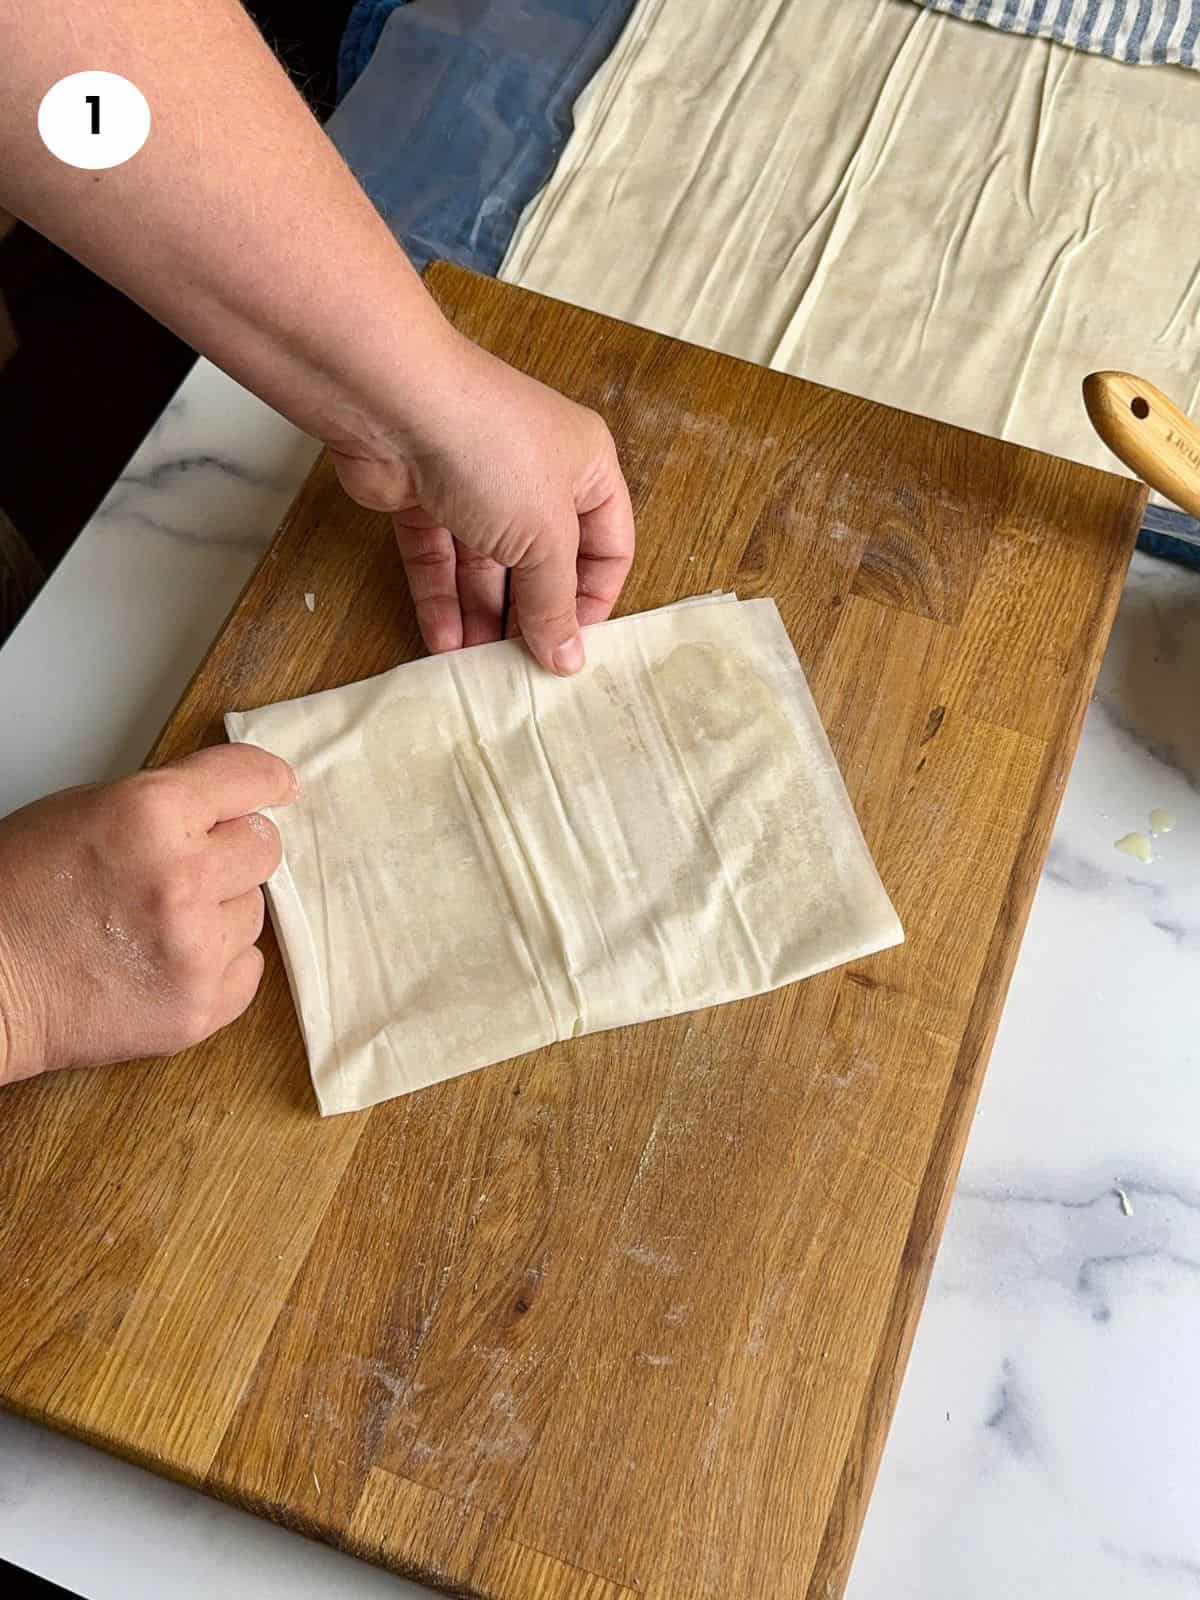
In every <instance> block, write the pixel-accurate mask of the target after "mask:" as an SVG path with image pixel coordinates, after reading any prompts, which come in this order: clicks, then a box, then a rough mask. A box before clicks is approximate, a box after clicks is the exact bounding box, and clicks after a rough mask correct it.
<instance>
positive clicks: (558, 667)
mask: <svg viewBox="0 0 1200 1600" xmlns="http://www.w3.org/2000/svg"><path fill="white" fill-rule="evenodd" d="M582 666H583V640H582V639H581V638H580V637H579V635H578V634H576V635H575V637H574V638H573V639H568V640H567V642H566V644H560V645H559V647H558V649H557V650H556V651H555V652H554V670H555V672H557V673H558V675H559V677H560V678H569V677H571V675H572V674H573V673H576V672H578V671H579V669H580V668H581V667H582Z"/></svg>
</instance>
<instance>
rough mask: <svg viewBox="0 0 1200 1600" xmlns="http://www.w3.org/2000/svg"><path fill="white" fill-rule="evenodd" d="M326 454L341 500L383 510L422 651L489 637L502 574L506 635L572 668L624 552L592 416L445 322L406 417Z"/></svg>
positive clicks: (620, 506) (602, 429) (610, 449)
mask: <svg viewBox="0 0 1200 1600" xmlns="http://www.w3.org/2000/svg"><path fill="white" fill-rule="evenodd" d="M414 409H415V407H414ZM331 449H332V454H333V459H334V462H335V464H336V467H337V471H338V476H339V477H340V478H341V481H342V484H343V486H344V488H345V489H346V491H347V493H348V494H350V495H351V496H353V498H354V499H355V500H357V501H358V502H359V504H360V505H364V506H369V507H370V508H371V509H373V510H376V511H390V512H391V513H392V521H393V524H394V525H395V529H396V538H397V541H398V543H399V545H400V554H401V557H402V558H403V561H404V567H405V571H406V573H407V575H408V583H409V588H410V589H411V590H412V596H413V601H414V602H415V604H416V609H417V620H418V622H419V623H420V627H421V634H422V637H423V638H424V640H425V643H426V644H427V645H428V646H429V648H430V650H433V651H439V650H457V649H458V648H459V646H460V645H464V644H480V643H483V642H485V641H486V640H490V639H498V638H499V637H500V623H501V614H502V611H503V606H504V577H505V573H504V569H505V568H506V567H511V568H512V569H513V574H512V608H511V609H512V612H513V613H514V615H513V616H512V618H511V621H512V623H513V624H514V626H513V627H511V628H510V631H518V630H519V632H520V633H521V634H522V635H523V636H524V638H525V640H526V642H527V644H528V645H529V648H530V649H531V650H532V651H533V654H534V655H535V656H536V657H537V659H538V660H539V661H540V662H541V663H542V665H543V666H544V667H547V668H549V670H550V671H552V672H557V673H559V674H560V675H566V674H569V673H572V672H578V670H579V668H580V667H581V666H582V665H583V643H582V640H581V638H580V634H579V629H580V627H581V625H582V626H584V627H586V626H587V624H588V623H590V622H601V621H603V620H604V618H605V617H607V616H608V614H609V613H610V612H611V610H612V608H613V604H614V602H615V601H616V599H617V596H618V595H619V594H620V592H621V586H622V584H623V583H624V582H625V575H626V573H627V572H628V571H629V567H630V563H631V562H632V560H633V544H634V534H633V511H632V508H631V506H630V503H629V491H628V489H627V488H626V486H625V479H624V478H623V476H622V475H621V468H620V466H619V465H618V463H617V453H616V448H615V446H614V445H613V441H612V436H611V434H610V433H609V431H608V428H607V427H606V426H605V424H604V422H603V421H602V419H601V418H600V417H598V416H597V415H596V413H595V412H594V411H588V410H587V409H586V408H585V407H583V406H579V405H576V404H575V403H574V401H571V400H568V399H566V398H565V397H564V396H563V395H560V394H557V393H555V391H554V390H553V389H547V388H546V387H545V385H544V384H540V383H538V382H536V381H535V380H534V379H533V378H529V377H526V376H525V375H524V374H523V373H520V372H517V371H516V370H515V369H514V368H513V367H509V366H506V365H505V363H504V362H503V361H499V360H497V359H496V357H495V356H491V355H488V354H487V353H486V352H485V351H483V350H481V349H479V348H478V346H476V345H473V344H471V343H470V342H469V341H468V340H466V339H463V338H462V337H461V335H459V334H456V333H454V332H453V330H451V329H450V328H449V326H448V325H446V340H445V344H444V346H443V348H442V350H441V351H440V352H439V355H438V358H437V360H436V361H435V363H433V368H432V376H431V379H430V382H429V384H428V386H427V387H426V388H424V389H423V390H422V392H421V394H420V396H419V414H418V415H417V416H416V418H415V420H413V421H410V422H408V423H407V424H403V425H401V426H400V427H399V428H398V429H396V430H394V431H392V430H387V429H381V430H378V433H377V435H376V441H375V442H374V443H373V444H371V445H364V444H362V443H361V442H360V443H355V444H352V445H345V444H343V445H340V446H331Z"/></svg>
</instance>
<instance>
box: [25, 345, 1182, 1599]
mask: <svg viewBox="0 0 1200 1600" xmlns="http://www.w3.org/2000/svg"><path fill="white" fill-rule="evenodd" d="M312 456H313V447H312V445H311V444H310V443H309V442H308V441H306V440H304V439H302V438H300V437H299V436H298V435H297V434H296V433H295V432H294V430H292V429H291V428H289V427H287V425H286V424H284V423H282V422H280V421H279V419H278V418H277V417H274V416H273V415H272V414H271V413H270V412H268V411H267V410H266V409H265V408H264V407H262V406H260V405H258V403H257V402H255V401H253V400H251V399H250V398H249V397H247V396H246V395H244V394H242V393H241V392H240V391H239V390H237V389H236V387H235V386H234V385H233V384H231V383H229V382H228V380H226V379H224V378H223V377H221V376H220V375H219V374H217V373H215V372H214V371H213V370H212V369H211V368H209V367H207V366H204V365H202V366H201V367H199V368H198V369H197V370H196V372H195V373H194V374H193V375H192V376H191V377H190V378H189V379H188V381H187V382H186V383H185V384H184V386H183V388H182V390H181V391H180V394H179V396H178V397H177V399H176V400H175V402H174V403H173V404H172V406H171V407H170V408H169V409H168V411H167V412H166V414H165V415H164V417H163V419H162V421H161V422H160V424H159V425H158V427H157V428H156V429H155V431H154V433H153V434H152V435H151V436H150V438H149V439H148V440H147V442H146V444H145V446H144V447H143V448H142V450H141V451H139V453H138V455H137V456H136V457H135V459H134V461H133V463H132V464H131V466H130V468H129V470H128V472H127V473H126V474H125V475H124V476H123V478H122V479H121V481H120V482H119V483H118V484H117V486H116V487H115V488H114V490H113V492H112V494H111V495H110V496H109V498H108V500H107V501H106V503H105V505H104V507H103V508H102V509H101V511H100V512H99V513H98V514H97V516H96V518H95V520H94V521H93V523H92V524H91V526H90V527H89V529H88V530H87V532H86V533H85V535H84V536H83V538H82V539H81V540H80V542H79V544H78V545H77V546H76V547H75V549H74V550H73V551H72V553H71V555H70V557H68V560H67V561H66V562H65V563H64V565H63V567H62V568H61V569H60V570H59V572H58V573H57V574H56V575H55V577H54V578H53V580H52V581H51V583H50V585H49V586H48V588H47V590H46V591H45V592H44V594H43V595H42V596H41V597H40V599H39V601H38V603H37V605H36V606H35V607H34V608H33V610H32V611H31V613H30V615H29V617H28V618H27V619H26V620H25V622H24V623H23V624H22V626H21V628H20V629H19V630H18V632H17V634H16V635H15V636H14V638H13V639H12V640H11V641H10V643H9V644H8V645H7V646H6V647H5V648H4V649H3V651H0V812H3V811H5V810H7V809H10V808H11V807H13V806H15V805H17V804H19V803H21V802H23V801H24V800H26V799H29V798H32V797H33V796H35V795H36V794H38V793H41V792H44V791H46V790H48V789H50V788H54V787H57V786H60V785H62V784H65V783H70V782H78V781H81V780H84V779H88V778H94V777H98V776H104V775H106V774H109V773H113V772H116V771H119V770H122V769H124V768H127V767H129V766H132V765H134V764H136V762H137V761H138V759H139V758H140V756H141V754H142V753H143V751H144V749H145V747H146V746H147V745H148V744H149V742H150V740H151V739H152V738H153V735H154V734H155V732H156V731H157V729H158V727H159V726H160V725H161V723H162V721H163V720H164V719H165V716H166V715H167V713H168V712H169V710H170V708H171V706H172V704H173V703H174V700H175V699H176V697H177V695H178V693H179V690H180V689H181V688H182V687H183V685H184V683H185V682H186V680H187V678H188V676H189V675H190V673H191V671H192V670H193V668H194V667H195V665H196V663H197V661H198V660H199V658H200V656H201V654H202V653H203V650H204V648H205V646H206V645H207V643H208V641H209V639H210V638H211V636H212V634H213V633H214V631H215V630H216V628H217V626H218V625H219V624H220V621H221V619H222V617H223V616H224V615H225V613H226V612H227V610H228V609H229V606H230V605H231V604H232V602H233V600H234V599H235V598H236V595H237V592H238V590H239V589H240V587H241V585H242V583H243V582H244V580H245V578H246V576H247V574H248V573H249V571H250V569H251V567H252V566H253V563H254V561H255V558H256V556H257V553H258V552H259V551H260V550H261V548H262V547H263V545H264V543H265V541H266V539H267V538H268V537H269V535H270V532H271V530H272V528H273V526H274V524H275V523H276V521H277V520H278V517H279V515H280V513H281V512H282V511H283V509H284V507H285V506H286V504H287V501H288V499H289V498H290V495H291V493H292V492H293V490H294V488H295V487H296V486H297V485H298V484H299V482H300V480H301V479H302V477H303V475H304V472H305V470H306V468H307V466H308V464H309V462H310V460H311V459H312ZM1198 691H1200V576H1197V575H1194V574H1188V573H1184V572H1182V571H1180V570H1179V569H1176V568H1171V567H1167V566H1163V565H1159V564H1157V563H1154V562H1150V561H1147V560H1145V559H1141V558H1139V559H1138V560H1137V561H1136V562H1135V567H1134V572H1133V576H1132V578H1131V581H1130V584H1129V588H1128V591H1127V593H1126V596H1125V600H1124V602H1123V604H1122V607H1121V611H1120V615H1119V618H1118V622H1117V627H1116V631H1115V634H1114V637H1113V642H1112V645H1111V646H1110V649H1109V653H1108V656H1107V659H1106V663H1105V667H1104V672H1103V677H1102V681H1101V686H1100V690H1099V693H1098V696H1097V700H1096V703H1095V704H1094V706H1093V707H1092V710H1091V713H1090V715H1089V717H1088V721H1087V725H1086V728H1085V731H1084V737H1083V743H1082V747H1081V750H1080V754H1079V758H1078V760H1077V762H1076V766H1075V770H1074V772H1073V774H1072V777H1071V780H1070V783H1069V785H1068V788H1067V792H1066V797H1065V801H1064V806H1063V812H1062V817H1061V820H1060V823H1059V826H1058V829H1057V832H1056V834H1055V839H1054V845H1053V850H1052V854H1051V857H1050V862H1049V865H1048V867H1047V871H1046V874H1045V878H1044V880H1043V883H1042V886H1041V889H1040V892H1039V894H1038V898H1037V901H1036V904H1035V906H1034V910H1033V915H1032V919H1031V922H1030V926H1029V931H1028V934H1027V936H1026V940H1025V945H1024V948H1023V950H1022V954H1021V958H1020V962H1019V965H1018V969H1017V974H1016V978H1015V981H1014V984H1013V989H1012V994H1011V996H1010V999H1009V1003H1008V1006H1007V1008H1006V1011H1005V1015H1004V1021H1003V1024H1002V1027H1001V1031H1000V1037H999V1039H998V1041H997V1045H996V1049H995V1053H994V1055H993V1058H992V1065H991V1068H990V1071H989V1074H988V1078H987V1082H986V1085H985V1088H984V1092H983V1097H982V1100H981V1103H980V1108H979V1113H978V1117H977V1120H976V1124H975V1128H974V1131H973V1134H972V1137H971V1141H970V1144H969V1147H968V1150H967V1156H966V1161H965V1164H964V1168H963V1173H962V1177H961V1180H960V1182H959V1186H958V1190H957V1194H956V1198H955V1201H954V1205H953V1208H952V1211H951V1214H950V1221H949V1226H948V1228H947V1232H946V1236H945V1241H944V1243H943V1246H942V1250H941V1254H940V1256H939V1259H938V1262H937V1266H936V1268H935V1271H934V1276H933V1282H932V1285H931V1289H930V1293H929V1299H928V1301H927V1304H926V1308H925V1312H924V1315H923V1317H922V1320H921V1324H920V1328H919V1330H918V1334H917V1340H916V1345H915V1348H914V1351H913V1356H912V1361H911V1364H910V1366H909V1370H908V1375H907V1378H906V1380H905V1384H904V1389H903V1393H902V1396H901V1401H900V1406H899V1410H898V1412H897V1416H896V1420H895V1424H894V1427H893V1429H892V1434H891V1437H890V1439H889V1442H888V1445H887V1450H886V1452H885V1456H884V1462H883V1468H882V1471H881V1474H880V1478H879V1482H878V1485H877V1488H876V1492H875V1496H874V1499H873V1501H872V1504H871V1509H870V1512H869V1514H868V1518H867V1525H866V1529H865V1532H864V1535H863V1540H862V1544H861V1547H860V1550H859V1554H858V1559H857V1561H856V1564H855V1568H854V1572H853V1575H852V1578H851V1583H850V1590H849V1594H850V1596H851V1600H876V1597H883V1596H886V1597H887V1600H909V1597H911V1600H918V1597H919V1600H962V1597H964V1596H968V1595H969V1596H971V1597H972V1600H992V1597H995V1600H1011V1597H1012V1596H1021V1597H1022V1600H1042V1597H1045V1600H1051V1597H1053V1600H1074V1597H1076V1596H1078V1597H1079V1600H1083V1597H1087V1600H1096V1597H1107V1596H1114V1597H1116V1596H1120V1597H1121V1600H1158V1597H1162V1600H1172V1597H1175V1596H1183V1595H1200V1166H1198V1163H1197V1159H1196V1151H1197V1148H1198V1147H1200V982H1198V981H1197V978H1198V975H1200V967H1198V965H1197V963H1198V960H1200V693H1198ZM1154 806H1165V807H1167V808H1169V809H1170V810H1171V811H1173V812H1174V813H1175V816H1176V818H1177V827H1176V829H1175V831H1174V832H1173V833H1171V834H1170V835H1169V836H1167V837H1165V838H1163V839H1162V840H1160V841H1159V842H1158V848H1159V856H1160V859H1159V860H1158V861H1156V862H1155V863H1154V864H1153V865H1151V866H1145V867H1144V866H1142V865H1140V864H1139V863H1138V862H1136V861H1134V860H1132V859H1130V858H1129V857H1126V856H1123V855H1119V854H1117V853H1116V852H1115V851H1114V850H1113V848H1112V845H1113V840H1114V839H1116V838H1117V837H1118V836H1119V835H1120V834H1123V833H1125V832H1127V831H1129V830H1130V829H1136V828H1144V827H1145V826H1146V821H1147V816H1148V813H1149V811H1150V810H1151V808H1152V807H1154ZM1118 1185H1119V1186H1121V1187H1123V1189H1124V1190H1125V1193H1126V1194H1127V1196H1128V1199H1129V1203H1130V1205H1131V1208H1132V1214H1131V1215H1128V1216H1127V1215H1125V1213H1124V1210H1123V1208H1122V1205H1121V1203H1120V1199H1119V1196H1118V1194H1117V1186H1118ZM0 1555H3V1556H4V1557H6V1558H7V1559H9V1560H12V1561H17V1562H20V1563H23V1564H25V1565H27V1566H29V1567H31V1568H32V1569H34V1570H36V1571H38V1572H41V1573H43V1574H44V1575H46V1576H48V1577H51V1578H53V1579H54V1580H55V1581H57V1582H59V1583H62V1584H65V1585H67V1586H68V1587H71V1588H74V1589H76V1590H77V1591H79V1592H80V1593H81V1594H83V1595H86V1596H88V1597H89V1600H141V1597H143V1596H145V1597H147V1600H149V1597H150V1596H154V1597H156V1600H157V1597H158V1596H161V1595H162V1594H165V1593H170V1594H172V1595H174V1596H179V1597H182V1600H191V1597H197V1600H199V1597H201V1596H210V1595H216V1594H222V1595H224V1594H242V1593H247V1594H249V1593H253V1594H254V1595H255V1596H256V1600H276V1597H278V1600H283V1597H285V1596H286V1597H288V1600H304V1597H306V1596H309V1595H312V1596H316V1595H318V1594H320V1595H322V1596H326V1595H330V1594H336V1595H338V1596H343V1595H344V1596H346V1597H353V1596H359V1595H361V1596H363V1597H364V1600H365V1597H367V1596H372V1595H376V1594H378V1595H379V1596H381V1597H382V1596H383V1595H384V1594H387V1595H390V1596H395V1597H398V1600H403V1597H405V1596H414V1597H415V1596H416V1595H418V1593H420V1591H418V1590H417V1589H416V1588H414V1587H413V1586H412V1585H409V1584H404V1583H402V1582H399V1581H398V1580H395V1579H392V1578H390V1577H387V1576H386V1575H384V1574H383V1573H380V1572H376V1571H373V1570H371V1569H369V1568H367V1567H364V1566H361V1565H360V1564H359V1563H357V1562H354V1561H352V1560H350V1559H349V1558H347V1557H345V1556H341V1555H338V1554H336V1553H334V1552H333V1551H330V1550H324V1549H321V1548H319V1547H316V1546H313V1545H310V1544H308V1543H307V1542H306V1541H304V1540H302V1539H300V1538H298V1537H297V1536H295V1535H293V1534H290V1533H286V1532H284V1531H282V1530H280V1529H277V1528H273V1527H270V1526H268V1525H267V1524H265V1523H260V1522H258V1521H257V1520H256V1519H254V1518H251V1517H248V1516H246V1515H244V1514H242V1513H240V1512H237V1511H233V1510H231V1509H230V1508H228V1507H225V1506H220V1505H217V1504H216V1503H215V1502H211V1501H208V1500H206V1499H205V1498H204V1497H203V1496H201V1495H199V1494H196V1493H194V1492H192V1491H191V1490H187V1489H182V1488H179V1487H178V1486H176V1485H174V1484H170V1483H166V1482H164V1481H161V1480H159V1479H157V1478H154V1477H152V1476H150V1475H149V1474H146V1473H143V1472H141V1471H139V1470H138V1469H136V1468H134V1467H130V1466H127V1465H126V1464H124V1463H122V1462H117V1461H114V1460H111V1459H109V1458H108V1457H105V1456H103V1455H100V1454H99V1453H97V1452H95V1451H93V1450H91V1449H89V1448H87V1447H85V1446H83V1445H79V1444H77V1443H75V1442H74V1441H71V1440H67V1439H61V1438H58V1437H56V1436H54V1435H51V1434H49V1433H48V1432H46V1431H45V1430H43V1429H41V1428H38V1427H35V1426H32V1425H30V1424H27V1423H24V1422H19V1421H17V1420H16V1419H13V1418H0ZM781 1600H782V1597H781Z"/></svg>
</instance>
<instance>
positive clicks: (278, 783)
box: [170, 744, 300, 828]
mask: <svg viewBox="0 0 1200 1600" xmlns="http://www.w3.org/2000/svg"><path fill="white" fill-rule="evenodd" d="M170 766H171V767H172V768H173V769H174V770H175V771H176V772H180V773H182V774H183V775H184V776H185V777H186V778H187V779H188V781H189V783H190V784H191V785H192V786H193V791H194V793H195V795H196V798H197V802H198V805H199V808H200V810H201V812H202V813H203V816H204V818H205V819H206V821H205V826H206V827H208V828H211V827H213V826H214V825H215V824H216V823H218V822H229V821H231V820H232V819H233V818H234V817H245V816H248V815H249V814H250V812H252V811H261V810H262V809H263V807H264V806H285V805H290V804H291V802H292V801H293V800H294V799H295V798H296V796H297V795H298V794H299V793H300V784H299V781H298V779H297V777H296V774H295V773H294V772H293V771H292V769H291V767H289V766H288V764H287V762H286V761H282V760H280V758H279V757H278V756H273V755H271V753H270V752H269V751H268V750H260V749H259V747H258V746H257V745H254V744H215V745H211V746H210V747H209V748H208V749H206V750H197V751H196V752H195V753H194V754H193V755H190V756H183V757H182V758H181V759H180V760H179V761H172V762H171V763H170Z"/></svg>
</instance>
